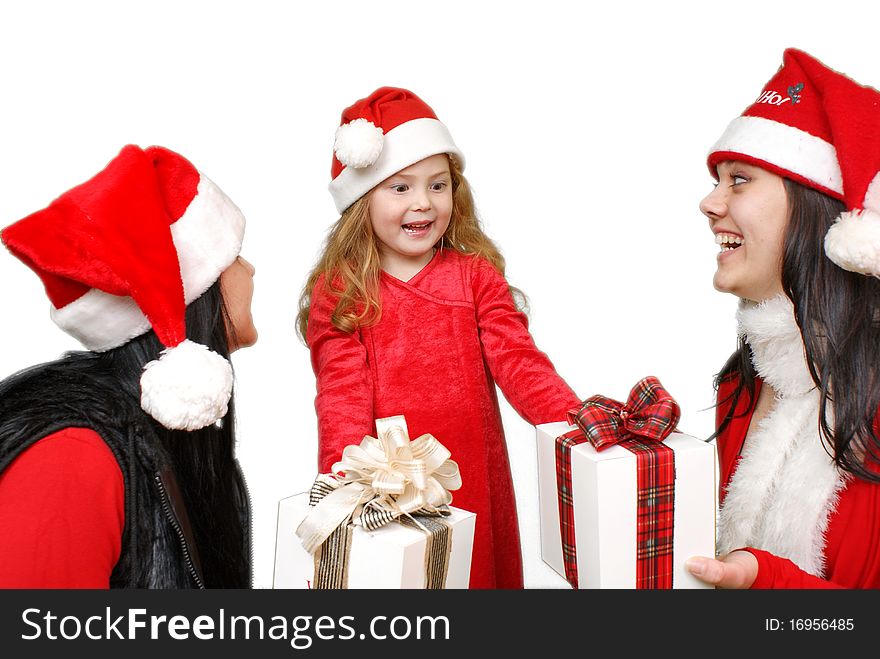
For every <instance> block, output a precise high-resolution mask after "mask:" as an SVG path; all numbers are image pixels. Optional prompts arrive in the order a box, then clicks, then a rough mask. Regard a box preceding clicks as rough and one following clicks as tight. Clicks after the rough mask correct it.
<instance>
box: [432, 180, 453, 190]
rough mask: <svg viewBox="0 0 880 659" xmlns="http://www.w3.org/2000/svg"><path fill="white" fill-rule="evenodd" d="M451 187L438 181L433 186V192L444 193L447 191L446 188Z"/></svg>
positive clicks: (444, 182)
mask: <svg viewBox="0 0 880 659" xmlns="http://www.w3.org/2000/svg"><path fill="white" fill-rule="evenodd" d="M447 185H449V184H448V183H447V182H446V181H436V182H435V183H432V184H431V190H433V191H434V192H443V191H444V190H445V189H446V186H447Z"/></svg>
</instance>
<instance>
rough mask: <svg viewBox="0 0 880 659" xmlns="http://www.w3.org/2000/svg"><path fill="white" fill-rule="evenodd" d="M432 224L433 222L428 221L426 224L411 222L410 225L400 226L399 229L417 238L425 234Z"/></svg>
mask: <svg viewBox="0 0 880 659" xmlns="http://www.w3.org/2000/svg"><path fill="white" fill-rule="evenodd" d="M432 224H434V220H428V221H427V222H412V223H410V224H403V225H401V228H402V229H403V230H404V231H405V232H406V233H408V234H409V235H411V236H418V235H421V234H423V233H426V232H427V231H428V229H430V228H431V225H432Z"/></svg>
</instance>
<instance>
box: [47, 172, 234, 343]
mask: <svg viewBox="0 0 880 659" xmlns="http://www.w3.org/2000/svg"><path fill="white" fill-rule="evenodd" d="M244 225H245V220H244V215H243V214H242V212H241V211H240V210H239V209H238V207H237V206H236V205H235V204H234V203H233V202H232V201H231V200H230V199H229V198H228V197H227V196H226V195H225V194H224V193H223V191H222V190H221V189H220V188H218V187H217V186H216V185H215V184H214V183H213V182H212V181H211V180H210V179H209V178H208V177H206V176H204V175H202V176H201V178H200V180H199V185H198V188H197V190H196V196H195V197H194V198H193V200H192V202H190V205H189V206H188V207H187V209H186V211H185V212H184V214H183V215H182V216H181V217H180V218H179V219H178V220H177V222H175V223H174V224H172V225H171V238H172V240H173V241H174V246H175V248H176V249H177V259H178V261H179V263H180V276H181V279H182V280H183V294H184V301H185V303H186V304H190V303H191V302H193V301H194V300H195V299H196V298H198V297H199V296H200V295H201V294H202V293H204V292H205V291H206V290H208V289H209V288H210V287H211V285H212V284H213V283H214V282H215V281H217V279H219V277H220V273H222V272H223V271H224V270H226V268H228V267H229V266H230V265H232V262H233V261H235V259H236V257H237V256H238V254H239V252H240V251H241V242H242V239H243V238H244ZM50 315H51V317H52V320H53V321H54V322H55V324H56V325H58V327H60V328H61V329H62V330H64V331H65V332H67V333H68V334H70V335H72V336H73V337H75V338H76V339H77V340H78V341H79V342H80V343H82V344H83V346H85V347H86V348H87V349H89V350H94V351H95V352H104V351H106V350H110V349H111V348H116V347H118V346H121V345H122V344H124V343H127V342H128V341H130V340H131V339H133V338H134V337H136V336H140V335H141V334H143V333H144V332H147V331H149V329H150V322H149V321H148V320H147V318H146V317H145V316H144V314H143V313H142V312H141V310H140V308H139V307H138V306H137V304H135V302H134V300H133V299H132V298H130V297H127V296H119V295H111V294H110V293H105V292H104V291H101V290H98V289H92V290H90V291H89V292H87V293H86V294H85V295H82V296H81V297H79V298H77V299H76V300H74V301H73V302H71V303H70V304H67V305H65V306H63V307H61V308H60V309H55V308H54V307H53V308H52V309H51V310H50Z"/></svg>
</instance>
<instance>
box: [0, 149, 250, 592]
mask: <svg viewBox="0 0 880 659" xmlns="http://www.w3.org/2000/svg"><path fill="white" fill-rule="evenodd" d="M243 234H244V218H243V216H242V215H241V212H240V211H239V210H238V208H236V207H235V205H234V204H233V203H232V202H231V201H230V200H229V199H228V198H227V197H226V196H225V195H224V194H223V192H222V191H220V189H219V188H217V186H215V185H214V184H213V183H212V182H211V181H210V180H209V179H207V178H206V177H204V176H203V175H201V174H200V173H199V172H198V171H197V170H196V169H195V168H194V167H193V166H192V165H191V164H190V163H189V162H188V161H187V160H185V159H184V158H182V157H181V156H180V155H178V154H176V153H174V152H172V151H169V150H167V149H163V148H161V147H150V148H148V149H140V148H139V147H136V146H127V147H125V148H124V149H123V150H122V151H121V152H120V154H119V155H118V156H117V157H116V158H114V159H113V160H112V161H111V162H110V163H109V164H108V165H107V167H106V168H105V169H103V170H102V171H101V172H99V173H98V174H97V175H96V176H95V177H93V178H92V179H90V180H89V181H87V182H85V183H83V184H82V185H80V186H77V187H76V188H73V189H72V190H69V191H68V192H65V193H64V194H63V195H61V196H60V197H59V198H58V199H56V200H55V201H54V202H52V204H50V205H49V206H48V207H47V208H45V209H43V210H41V211H38V212H36V213H34V214H32V215H30V216H28V217H26V218H24V219H22V220H20V221H19V222H16V223H15V224H13V225H11V226H9V227H7V228H6V229H4V230H3V232H2V239H3V242H4V244H5V245H6V246H7V247H8V248H9V250H10V251H11V252H12V253H13V254H14V255H15V256H17V257H18V258H19V259H21V260H22V261H23V262H24V263H25V264H26V265H28V266H29V267H30V268H31V269H33V270H34V271H35V272H36V274H37V275H38V276H39V277H40V279H41V280H42V282H43V284H44V287H45V289H46V293H47V295H48V297H49V299H50V302H51V305H52V306H51V315H52V318H53V320H54V321H55V322H56V323H57V324H58V325H59V326H60V327H61V328H62V329H64V330H65V331H67V332H68V333H70V334H72V335H74V336H75V337H76V338H77V339H78V340H79V341H80V342H81V343H82V344H83V345H84V346H85V347H86V348H87V349H88V351H87V352H75V353H69V354H67V355H66V356H64V357H63V358H61V359H60V360H58V361H55V362H51V363H48V364H43V365H40V366H35V367H33V368H30V369H28V370H25V371H23V372H21V373H18V374H16V375H14V376H12V377H10V378H8V379H6V380H5V381H3V382H2V383H0V586H2V587H6V588H34V587H37V588H42V587H46V588H107V587H122V588H201V587H208V588H211V587H235V588H243V587H248V586H249V585H250V579H251V577H250V575H251V557H250V531H249V529H250V519H249V517H250V511H249V504H248V497H247V491H246V488H245V484H244V480H243V478H242V475H241V472H240V470H239V468H238V464H237V462H236V459H235V455H234V440H235V426H234V419H233V406H232V399H231V394H232V369H231V366H230V364H229V362H228V357H229V354H230V352H232V351H234V350H235V349H237V348H240V347H244V346H248V345H251V344H253V343H254V342H255V341H256V338H257V335H256V330H255V328H254V326H253V321H252V318H251V315H250V301H251V295H252V292H253V281H252V277H253V274H254V270H253V267H252V266H251V265H250V264H249V263H247V262H246V261H245V260H244V259H242V258H241V257H240V256H239V251H240V249H241V241H242V238H243Z"/></svg>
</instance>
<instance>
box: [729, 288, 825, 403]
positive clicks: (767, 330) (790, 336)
mask: <svg viewBox="0 0 880 659" xmlns="http://www.w3.org/2000/svg"><path fill="white" fill-rule="evenodd" d="M736 320H737V332H738V333H739V335H740V336H741V337H743V338H745V340H746V342H747V343H748V344H749V347H750V348H751V349H752V364H754V366H755V369H756V370H757V371H758V375H759V376H760V377H761V379H762V380H763V381H764V382H766V383H767V384H769V385H770V386H771V387H773V389H774V390H775V391H776V393H777V394H778V395H779V396H780V397H783V398H784V397H788V396H797V395H801V394H804V393H806V392H808V391H810V390H811V389H813V388H814V387H815V386H816V385H815V383H814V382H813V379H812V378H811V377H810V371H809V370H808V369H807V362H806V359H805V358H804V342H803V340H802V339H801V331H800V328H798V326H797V323H796V322H795V320H794V306H793V305H792V303H791V300H789V299H788V298H787V297H786V296H785V295H782V294H779V295H777V296H776V297H773V298H770V299H769V300H765V301H764V302H761V303H755V302H750V301H748V300H743V301H742V302H741V303H740V306H739V310H738V311H737V312H736Z"/></svg>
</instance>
